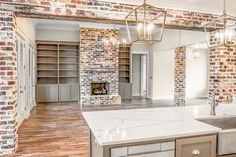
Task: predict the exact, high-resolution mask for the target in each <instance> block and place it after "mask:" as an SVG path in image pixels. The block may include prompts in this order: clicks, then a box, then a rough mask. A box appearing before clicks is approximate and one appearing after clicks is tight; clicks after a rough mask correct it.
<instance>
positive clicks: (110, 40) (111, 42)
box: [103, 24, 120, 47]
mask: <svg viewBox="0 0 236 157" xmlns="http://www.w3.org/2000/svg"><path fill="white" fill-rule="evenodd" d="M114 30H116V25H115V24H114ZM103 43H104V45H105V46H112V47H116V46H117V45H119V44H120V41H119V40H118V39H116V38H115V37H109V38H108V37H105V38H103Z"/></svg>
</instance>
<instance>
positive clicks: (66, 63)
mask: <svg viewBox="0 0 236 157" xmlns="http://www.w3.org/2000/svg"><path fill="white" fill-rule="evenodd" d="M59 64H65V65H78V63H70V62H60V63H59Z"/></svg>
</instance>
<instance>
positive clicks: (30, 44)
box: [16, 17, 36, 125]
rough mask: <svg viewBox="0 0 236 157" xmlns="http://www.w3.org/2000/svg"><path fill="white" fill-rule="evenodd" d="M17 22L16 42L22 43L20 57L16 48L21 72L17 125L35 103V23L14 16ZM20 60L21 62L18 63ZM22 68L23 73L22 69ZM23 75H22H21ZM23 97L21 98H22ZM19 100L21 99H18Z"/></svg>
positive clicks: (19, 71)
mask: <svg viewBox="0 0 236 157" xmlns="http://www.w3.org/2000/svg"><path fill="white" fill-rule="evenodd" d="M16 23H17V42H18V43H22V44H23V52H22V57H21V58H19V56H20V50H19V49H17V55H18V57H17V62H18V64H17V71H18V73H21V79H19V77H18V80H17V81H18V88H17V92H18V93H17V95H18V97H19V96H21V99H19V98H18V99H17V102H18V106H17V107H18V111H19V113H18V120H19V125H20V124H21V123H22V122H23V120H24V119H25V118H27V117H28V116H29V115H30V111H31V110H32V108H33V107H34V106H35V105H36V103H35V75H34V74H35V66H34V65H35V64H34V65H33V62H32V58H33V55H35V38H36V36H35V34H36V28H35V23H34V21H33V20H32V19H29V18H19V17H17V18H16ZM20 62H22V64H19V63H20ZM20 69H24V70H23V71H24V72H23V73H22V70H20ZM23 75H24V76H23ZM19 85H21V86H22V89H24V90H23V94H20V89H19V88H20V86H19ZM22 97H23V98H22ZM20 100H21V101H20Z"/></svg>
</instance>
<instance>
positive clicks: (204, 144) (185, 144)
mask: <svg viewBox="0 0 236 157" xmlns="http://www.w3.org/2000/svg"><path fill="white" fill-rule="evenodd" d="M176 157H216V135H213V136H203V137H194V138H185V139H177V140H176Z"/></svg>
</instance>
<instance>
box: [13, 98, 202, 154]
mask: <svg viewBox="0 0 236 157" xmlns="http://www.w3.org/2000/svg"><path fill="white" fill-rule="evenodd" d="M198 101H199V100H198ZM160 104H161V105H160ZM172 104H173V103H172V102H155V101H149V100H141V99H140V100H134V101H132V102H130V101H127V102H123V103H122V105H115V106H99V107H85V108H83V111H97V110H110V109H132V108H150V107H164V106H173V105H172ZM88 133H89V130H88V126H87V125H86V123H85V121H84V119H83V116H82V109H81V108H80V106H79V104H77V103H64V104H63V103H60V104H59V103H57V104H38V105H37V106H36V107H35V108H34V109H33V110H32V112H31V115H30V117H29V118H28V119H27V120H25V121H24V122H23V124H22V125H21V127H20V129H19V148H18V151H17V153H16V154H15V155H13V156H14V157H88V151H89V136H88V135H89V134H88Z"/></svg>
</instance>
